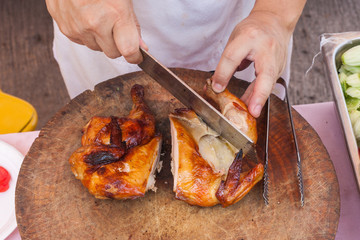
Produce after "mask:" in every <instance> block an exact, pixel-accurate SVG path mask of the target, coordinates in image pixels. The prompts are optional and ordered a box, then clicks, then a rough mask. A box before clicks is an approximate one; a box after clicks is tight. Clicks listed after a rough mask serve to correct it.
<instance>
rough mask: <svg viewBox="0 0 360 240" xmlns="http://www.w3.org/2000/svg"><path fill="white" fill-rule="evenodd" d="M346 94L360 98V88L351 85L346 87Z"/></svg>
mask: <svg viewBox="0 0 360 240" xmlns="http://www.w3.org/2000/svg"><path fill="white" fill-rule="evenodd" d="M345 92H346V94H347V95H349V96H350V97H353V98H360V88H356V87H349V88H348V89H346V91H345Z"/></svg>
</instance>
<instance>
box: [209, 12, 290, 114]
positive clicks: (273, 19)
mask: <svg viewBox="0 0 360 240" xmlns="http://www.w3.org/2000/svg"><path fill="white" fill-rule="evenodd" d="M291 34H292V31H291V30H290V29H289V28H287V26H285V24H283V23H282V22H281V20H280V19H279V18H278V17H277V16H276V15H275V14H273V13H270V12H266V11H253V12H251V14H250V15H249V16H248V17H247V18H246V19H244V20H243V21H241V22H240V23H239V24H238V25H236V27H235V28H234V30H233V32H232V34H231V35H230V38H229V40H228V43H227V45H226V47H225V50H224V52H223V54H222V56H221V59H220V61H219V64H218V66H217V67H216V70H215V73H214V76H213V78H212V79H213V84H212V87H213V89H214V91H216V92H221V91H223V90H224V88H225V87H226V86H227V84H228V82H229V80H230V78H231V77H232V75H233V74H234V72H235V71H241V70H244V69H245V68H247V67H248V66H249V65H250V64H251V62H254V67H255V75H256V79H255V80H254V81H253V82H252V83H251V84H250V86H249V87H248V88H247V90H246V91H245V93H244V95H243V96H242V98H241V100H243V101H244V102H245V104H246V105H247V106H248V109H249V111H250V113H251V115H253V116H254V117H259V115H260V112H261V109H262V108H263V106H264V104H265V102H266V100H267V98H268V97H269V95H270V94H271V91H272V89H273V87H274V85H275V83H276V81H277V79H278V78H279V77H280V75H281V73H282V71H283V70H284V68H285V64H286V57H287V49H288V44H289V41H290V37H291Z"/></svg>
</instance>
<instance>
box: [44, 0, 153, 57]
mask: <svg viewBox="0 0 360 240" xmlns="http://www.w3.org/2000/svg"><path fill="white" fill-rule="evenodd" d="M46 3H47V7H48V9H49V12H50V13H51V15H52V17H53V18H54V20H55V21H56V23H57V25H58V26H59V28H60V30H61V32H62V33H64V35H65V36H67V37H68V38H69V39H70V40H71V41H73V42H76V43H78V44H82V45H86V46H87V47H89V48H90V49H92V50H96V51H103V52H104V54H105V55H106V56H108V57H109V58H117V57H120V56H124V58H125V59H126V61H128V62H130V63H140V62H141V61H142V55H141V53H140V50H139V46H142V47H143V48H144V49H148V47H147V46H146V44H145V43H144V42H143V40H142V39H141V34H140V26H139V24H138V21H137V18H136V15H135V13H134V10H133V6H132V1H131V0H122V1H76V0H68V1H62V0H47V1H46Z"/></svg>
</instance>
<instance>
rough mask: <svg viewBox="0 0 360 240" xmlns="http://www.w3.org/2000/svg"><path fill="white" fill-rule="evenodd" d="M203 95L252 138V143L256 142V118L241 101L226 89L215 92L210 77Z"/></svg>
mask: <svg viewBox="0 0 360 240" xmlns="http://www.w3.org/2000/svg"><path fill="white" fill-rule="evenodd" d="M205 97H206V98H207V99H208V100H210V102H211V103H215V105H217V106H216V107H218V108H219V110H220V112H221V114H223V115H224V116H225V117H226V118H227V119H229V121H230V122H232V123H233V124H234V125H235V126H236V127H237V128H238V129H240V131H241V132H242V133H244V134H245V135H246V136H248V137H249V138H250V139H251V140H253V142H254V143H256V142H257V131H256V119H255V118H254V117H253V116H251V114H250V113H249V111H248V108H247V106H246V104H245V103H244V102H243V101H241V100H240V99H239V98H237V97H236V96H235V95H234V94H232V93H231V92H229V90H227V89H225V90H224V91H223V92H221V93H215V92H214V91H213V90H212V88H211V79H208V80H207V85H206V86H205Z"/></svg>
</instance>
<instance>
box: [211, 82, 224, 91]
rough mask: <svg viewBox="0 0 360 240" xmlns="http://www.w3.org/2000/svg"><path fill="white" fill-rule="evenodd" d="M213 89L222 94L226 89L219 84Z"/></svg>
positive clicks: (215, 84)
mask: <svg viewBox="0 0 360 240" xmlns="http://www.w3.org/2000/svg"><path fill="white" fill-rule="evenodd" d="M212 88H213V90H214V91H215V92H222V91H223V90H224V89H223V88H224V87H223V86H222V85H221V84H219V83H214V84H213V86H212Z"/></svg>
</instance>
